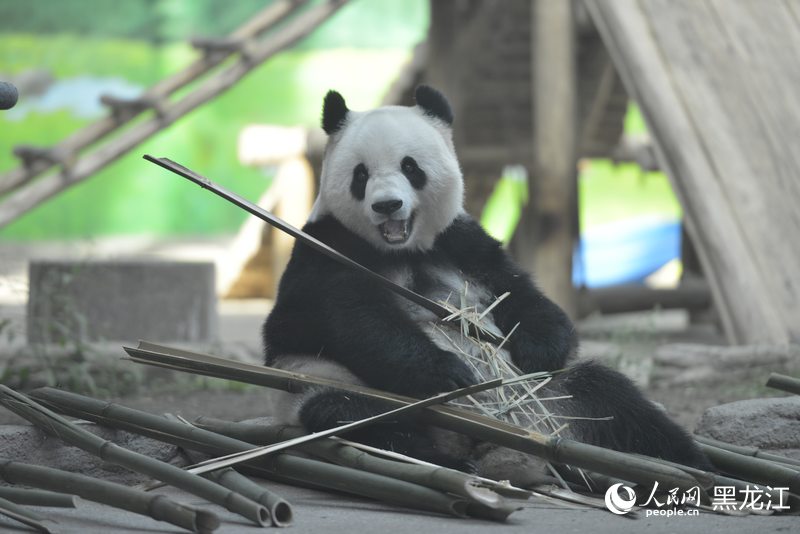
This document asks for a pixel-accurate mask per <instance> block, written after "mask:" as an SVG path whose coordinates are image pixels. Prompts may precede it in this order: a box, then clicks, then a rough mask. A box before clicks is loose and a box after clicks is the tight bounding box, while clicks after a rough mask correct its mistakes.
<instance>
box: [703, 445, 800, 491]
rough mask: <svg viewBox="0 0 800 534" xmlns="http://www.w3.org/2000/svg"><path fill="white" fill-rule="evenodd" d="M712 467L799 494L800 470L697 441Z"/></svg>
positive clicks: (737, 476) (744, 478)
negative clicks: (785, 488)
mask: <svg viewBox="0 0 800 534" xmlns="http://www.w3.org/2000/svg"><path fill="white" fill-rule="evenodd" d="M698 445H700V448H701V449H702V450H703V452H704V453H706V456H708V459H709V460H711V463H712V464H714V467H716V468H717V469H719V470H720V471H724V472H725V473H728V474H730V475H732V476H734V477H736V478H741V479H743V480H752V481H753V482H757V483H759V484H767V485H769V486H772V487H787V488H789V491H790V492H791V493H794V494H795V495H800V471H798V470H796V469H792V468H791V467H788V466H785V465H780V464H777V463H774V462H770V461H767V460H761V459H759V458H753V457H752V456H745V455H743V454H737V453H735V452H731V451H727V450H725V449H720V448H719V447H714V446H711V445H706V444H705V443H699V442H698Z"/></svg>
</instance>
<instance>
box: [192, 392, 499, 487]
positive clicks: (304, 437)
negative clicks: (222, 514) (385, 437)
mask: <svg viewBox="0 0 800 534" xmlns="http://www.w3.org/2000/svg"><path fill="white" fill-rule="evenodd" d="M504 382H505V381H504V380H501V379H499V378H498V379H495V380H489V381H488V382H482V383H480V384H474V385H472V386H467V387H465V388H460V389H456V390H454V391H449V392H445V393H440V394H438V395H434V396H433V397H429V398H427V399H423V400H420V401H416V402H413V403H411V404H406V405H405V406H400V407H399V408H395V409H393V410H389V411H387V412H382V413H379V414H378V415H373V416H371V417H366V418H364V419H359V420H358V421H353V422H351V423H346V424H344V425H340V426H336V427H333V428H329V429H327V430H321V431H319V432H314V433H313V434H306V433H302V434H299V435H297V436H295V437H293V438H291V439H287V440H285V441H282V442H280V443H275V444H272V445H264V446H262V447H254V448H252V449H250V450H248V451H242V452H238V453H233V454H229V455H226V456H222V457H220V458H211V459H209V460H206V461H205V462H201V463H199V464H196V465H193V466H191V467H189V468H187V471H189V472H190V473H207V472H209V471H214V470H216V469H220V468H222V467H228V466H231V465H236V464H240V463H242V462H245V461H249V460H254V459H256V458H259V457H261V456H267V455H268V454H274V453H276V452H278V451H282V450H285V449H289V448H292V447H297V446H299V445H302V444H304V443H310V442H312V441H318V440H321V439H323V438H326V437H329V436H334V435H337V434H343V433H346V432H349V431H351V430H355V429H357V428H362V427H365V426H367V425H371V424H373V423H377V422H379V421H384V420H386V419H391V418H396V417H397V416H399V415H409V414H411V413H413V412H415V411H418V410H421V409H422V408H425V407H426V406H433V405H436V404H442V403H444V402H446V401H449V400H451V399H456V398H459V397H464V396H466V395H470V394H472V393H477V392H479V391H484V390H487V389H491V388H496V387H498V386H501V385H503V383H504Z"/></svg>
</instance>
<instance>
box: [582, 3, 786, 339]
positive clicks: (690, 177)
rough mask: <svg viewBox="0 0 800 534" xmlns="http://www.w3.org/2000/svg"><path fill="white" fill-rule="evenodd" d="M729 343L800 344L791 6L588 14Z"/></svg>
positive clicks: (618, 6)
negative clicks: (668, 185) (679, 215)
mask: <svg viewBox="0 0 800 534" xmlns="http://www.w3.org/2000/svg"><path fill="white" fill-rule="evenodd" d="M586 5H587V7H588V8H589V11H590V13H591V15H592V18H593V20H594V21H595V23H596V25H597V27H598V29H599V30H600V33H601V35H602V36H603V39H604V42H605V44H606V46H607V47H608V48H609V50H610V52H611V55H612V58H613V59H614V63H615V65H616V67H617V69H618V71H619V72H620V75H621V76H622V79H623V81H624V82H625V85H626V87H627V89H628V93H629V94H630V95H632V96H633V97H634V99H635V100H636V101H637V102H638V104H639V106H640V107H641V109H642V113H643V115H644V117H645V120H646V121H647V124H648V128H649V129H650V131H651V133H652V135H653V139H654V141H655V143H656V149H657V150H656V153H657V156H658V160H659V163H660V166H661V167H662V168H664V169H665V170H666V172H667V173H668V175H669V176H670V179H671V181H672V185H673V188H674V190H675V192H676V194H677V196H678V198H679V200H680V202H681V204H682V206H683V208H684V211H685V215H686V222H687V228H688V232H689V234H690V235H691V237H692V240H693V242H694V244H695V246H696V248H697V253H698V255H699V259H700V263H701V264H702V267H703V272H704V273H705V275H706V276H707V277H708V280H709V283H710V286H711V291H712V294H713V297H714V301H715V304H716V308H717V310H718V311H719V315H720V319H721V321H722V324H723V328H724V330H725V333H726V336H727V338H728V340H729V341H730V342H732V343H756V342H770V343H778V344H779V343H786V342H788V341H790V340H795V341H796V340H798V339H800V284H798V282H797V276H796V270H797V266H798V265H800V247H798V246H796V243H797V237H796V236H797V235H798V234H799V233H800V210H797V207H796V206H797V203H798V201H799V200H800V181H799V180H798V179H797V177H798V173H800V154H798V153H797V151H796V150H794V143H791V142H787V140H788V139H796V138H797V124H798V123H799V122H800V97H798V93H797V91H796V87H797V86H798V84H800V63H798V62H797V59H796V50H798V47H800V32H798V31H797V19H796V16H795V14H796V13H797V12H798V11H799V10H800V2H798V0H788V1H786V2H759V3H755V2H748V1H746V0H735V1H726V2H718V1H716V0H715V1H709V2H696V1H693V0H674V1H666V0H598V1H594V2H587V3H586Z"/></svg>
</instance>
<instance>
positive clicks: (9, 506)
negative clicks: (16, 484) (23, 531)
mask: <svg viewBox="0 0 800 534" xmlns="http://www.w3.org/2000/svg"><path fill="white" fill-rule="evenodd" d="M0 514H2V515H4V516H6V517H10V518H11V519H13V520H15V521H19V522H20V523H22V524H23V525H27V526H29V527H31V528H32V529H34V530H37V531H38V532H44V533H45V534H50V532H51V530H50V529H49V528H47V526H46V525H44V524H43V523H42V521H44V518H43V517H41V516H39V514H35V513H33V512H31V511H30V510H28V509H26V508H23V507H22V506H20V505H18V504H16V503H13V502H11V501H8V500H6V499H3V498H2V497H0Z"/></svg>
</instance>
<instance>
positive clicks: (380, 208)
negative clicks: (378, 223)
mask: <svg viewBox="0 0 800 534" xmlns="http://www.w3.org/2000/svg"><path fill="white" fill-rule="evenodd" d="M402 206H403V201H402V200H383V201H381V202H376V203H374V204H373V205H372V210H373V211H375V212H378V213H382V214H384V215H391V214H392V213H394V212H396V211H397V210H399V209H400V208H401V207H402Z"/></svg>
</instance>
